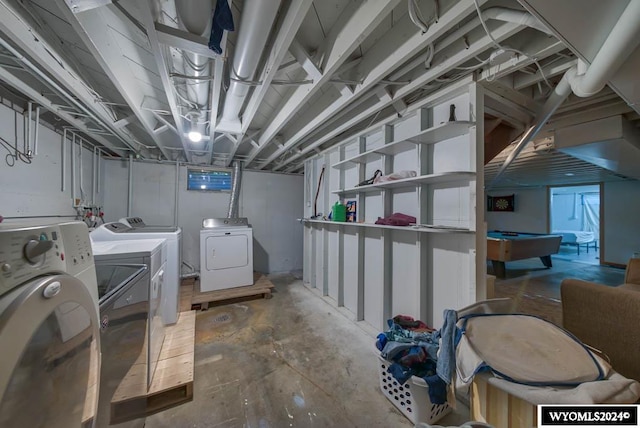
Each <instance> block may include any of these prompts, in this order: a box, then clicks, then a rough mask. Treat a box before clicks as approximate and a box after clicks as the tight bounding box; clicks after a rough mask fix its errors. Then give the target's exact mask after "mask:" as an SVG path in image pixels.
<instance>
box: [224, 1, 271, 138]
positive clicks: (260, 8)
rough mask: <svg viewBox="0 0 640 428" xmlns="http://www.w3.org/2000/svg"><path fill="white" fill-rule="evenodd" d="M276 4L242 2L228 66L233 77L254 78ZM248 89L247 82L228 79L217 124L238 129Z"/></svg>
mask: <svg viewBox="0 0 640 428" xmlns="http://www.w3.org/2000/svg"><path fill="white" fill-rule="evenodd" d="M279 7H280V0H246V1H245V2H244V5H243V7H242V17H241V18H240V27H239V33H238V41H237V43H236V46H235V53H234V54H233V64H232V65H231V68H230V70H229V72H230V74H231V78H232V79H237V80H253V79H254V78H255V74H256V70H257V68H258V64H259V63H260V59H261V58H262V53H263V51H264V48H265V45H266V44H267V39H268V38H269V33H270V32H271V27H272V26H273V23H274V21H275V18H276V14H277V13H278V9H279ZM248 92H249V86H248V85H246V84H243V83H240V82H237V81H234V80H231V83H230V84H229V90H227V95H226V97H225V100H224V108H223V110H222V118H221V121H220V122H221V123H220V128H222V129H228V130H229V131H239V130H240V118H239V115H240V110H241V109H242V106H243V104H244V101H245V99H246V97H247V94H248Z"/></svg>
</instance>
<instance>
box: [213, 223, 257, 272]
mask: <svg viewBox="0 0 640 428" xmlns="http://www.w3.org/2000/svg"><path fill="white" fill-rule="evenodd" d="M206 239H207V240H206V257H207V259H206V264H207V270H217V269H230V268H238V267H244V266H246V265H247V264H248V263H249V237H248V236H247V234H246V233H233V232H226V233H225V232H221V233H215V234H212V235H209V236H207V238H206Z"/></svg>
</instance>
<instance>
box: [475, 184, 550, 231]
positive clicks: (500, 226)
mask: <svg viewBox="0 0 640 428" xmlns="http://www.w3.org/2000/svg"><path fill="white" fill-rule="evenodd" d="M511 194H515V203H514V204H515V211H514V212H495V211H488V212H487V213H486V214H485V220H486V221H487V230H508V231H513V232H530V233H548V230H547V218H548V215H549V214H548V212H549V201H548V200H547V189H546V187H540V188H535V189H499V190H493V191H491V192H488V195H490V196H504V195H511Z"/></svg>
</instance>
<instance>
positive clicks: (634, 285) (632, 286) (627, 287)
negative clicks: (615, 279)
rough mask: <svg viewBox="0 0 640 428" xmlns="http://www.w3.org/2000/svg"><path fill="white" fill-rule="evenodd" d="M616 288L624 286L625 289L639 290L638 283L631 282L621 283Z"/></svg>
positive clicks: (639, 285)
mask: <svg viewBox="0 0 640 428" xmlns="http://www.w3.org/2000/svg"><path fill="white" fill-rule="evenodd" d="M618 288H624V289H625V290H631V291H640V284H631V283H628V284H622V285H621V286H619V287H618Z"/></svg>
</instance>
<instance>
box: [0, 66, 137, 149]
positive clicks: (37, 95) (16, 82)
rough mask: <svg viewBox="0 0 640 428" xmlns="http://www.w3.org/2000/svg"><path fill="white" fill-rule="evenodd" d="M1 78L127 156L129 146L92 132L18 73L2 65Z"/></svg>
mask: <svg viewBox="0 0 640 428" xmlns="http://www.w3.org/2000/svg"><path fill="white" fill-rule="evenodd" d="M0 80H2V81H4V82H5V83H6V84H7V85H9V86H11V87H13V88H15V89H16V90H17V91H19V92H21V93H23V94H24V95H25V96H27V97H28V98H30V99H32V100H33V101H35V102H36V103H37V104H38V105H40V106H42V107H44V108H45V109H47V110H49V111H50V112H51V113H53V114H55V115H56V116H58V117H59V118H61V119H62V120H64V121H66V122H67V123H68V124H69V125H71V126H73V127H74V128H76V129H78V130H80V131H82V132H83V133H84V134H85V136H86V137H87V139H89V140H92V141H96V142H98V143H99V144H102V146H104V147H105V148H106V149H108V150H110V151H111V152H113V153H115V154H117V155H118V156H122V157H126V154H127V150H129V149H128V148H123V147H118V146H116V145H115V144H114V143H113V142H112V141H110V140H108V139H107V138H105V137H103V136H101V135H97V134H95V133H93V132H90V131H89V128H88V127H87V125H86V123H84V122H83V121H82V120H80V119H77V118H76V117H74V116H73V115H72V114H71V113H69V112H67V111H66V110H64V109H61V108H59V107H58V106H57V105H55V104H53V103H52V102H51V101H50V100H49V99H48V98H46V97H45V96H44V95H42V91H38V90H35V89H33V88H32V87H31V86H29V85H27V84H26V83H25V82H24V81H23V80H22V79H20V78H18V77H17V76H16V75H14V74H12V73H10V72H9V71H8V70H5V69H4V68H2V67H0Z"/></svg>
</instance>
